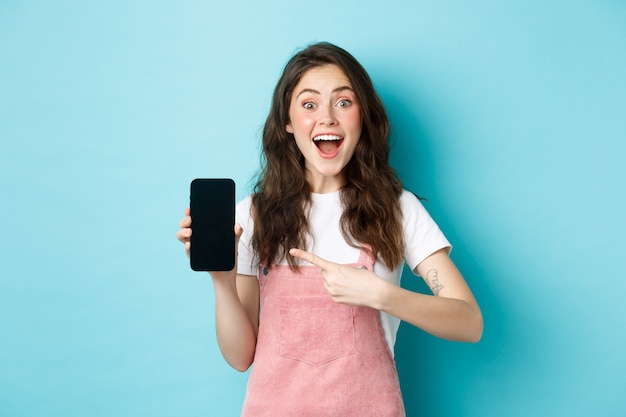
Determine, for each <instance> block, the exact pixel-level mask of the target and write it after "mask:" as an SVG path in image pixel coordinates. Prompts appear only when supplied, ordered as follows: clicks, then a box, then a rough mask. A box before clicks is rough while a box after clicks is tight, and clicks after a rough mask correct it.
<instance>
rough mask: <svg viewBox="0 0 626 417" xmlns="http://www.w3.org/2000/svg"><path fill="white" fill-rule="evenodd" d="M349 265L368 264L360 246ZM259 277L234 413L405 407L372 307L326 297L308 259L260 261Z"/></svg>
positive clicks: (390, 412) (268, 416) (362, 416)
mask: <svg viewBox="0 0 626 417" xmlns="http://www.w3.org/2000/svg"><path fill="white" fill-rule="evenodd" d="M353 265H354V266H356V267H363V266H365V267H367V268H368V269H369V270H372V269H373V262H372V260H371V258H370V256H368V254H367V252H366V251H364V250H361V254H360V256H359V261H358V263H357V264H353ZM259 284H260V296H261V311H260V319H259V322H260V325H259V336H258V340H257V345H256V353H255V356H254V365H253V367H252V371H251V373H250V379H249V381H248V389H247V393H246V399H245V402H244V406H243V411H242V414H241V415H242V417H304V416H310V417H351V416H354V417H368V416H371V417H400V416H404V415H405V412H404V405H403V402H402V394H401V393H400V386H399V382H398V375H397V372H396V367H395V362H394V360H393V358H392V356H391V353H390V351H389V346H388V345H387V342H386V340H385V337H384V335H383V330H382V327H381V325H380V319H379V313H378V311H377V310H374V309H371V308H368V307H351V306H347V305H344V304H339V303H337V302H335V301H333V300H332V299H331V298H330V296H329V295H328V293H327V291H326V289H325V288H324V285H323V279H322V277H321V275H320V269H319V268H318V267H316V266H301V267H300V273H294V272H293V271H292V270H291V269H289V267H288V266H286V265H275V266H272V267H271V268H270V269H269V271H268V270H267V269H266V268H261V269H260V271H259Z"/></svg>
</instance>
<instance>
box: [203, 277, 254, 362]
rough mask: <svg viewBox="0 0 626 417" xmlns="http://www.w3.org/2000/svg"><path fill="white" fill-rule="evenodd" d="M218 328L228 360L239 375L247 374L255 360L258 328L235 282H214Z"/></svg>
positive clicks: (219, 340)
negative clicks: (240, 373)
mask: <svg viewBox="0 0 626 417" xmlns="http://www.w3.org/2000/svg"><path fill="white" fill-rule="evenodd" d="M213 287H214V289H215V327H216V332H217V341H218V345H219V347H220V351H221V352H222V355H223V356H224V359H225V360H226V362H228V364H229V365H230V366H232V367H233V368H235V369H237V370H238V371H242V372H243V371H245V370H246V369H248V368H249V367H250V365H251V364H252V361H253V359H254V351H255V348H256V335H257V324H255V323H253V322H252V321H251V318H250V315H249V314H250V313H249V312H247V311H246V308H245V307H244V305H243V304H242V302H241V299H240V296H239V294H238V292H237V285H236V281H235V280H234V279H228V280H218V279H213Z"/></svg>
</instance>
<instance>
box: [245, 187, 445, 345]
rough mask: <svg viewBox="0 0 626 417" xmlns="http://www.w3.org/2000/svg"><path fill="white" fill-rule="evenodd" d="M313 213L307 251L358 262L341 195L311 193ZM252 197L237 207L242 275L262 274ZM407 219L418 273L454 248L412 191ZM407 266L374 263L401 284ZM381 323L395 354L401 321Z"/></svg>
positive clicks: (409, 250) (408, 245) (408, 252)
mask: <svg viewBox="0 0 626 417" xmlns="http://www.w3.org/2000/svg"><path fill="white" fill-rule="evenodd" d="M311 202H312V206H311V214H310V216H309V224H310V228H311V232H312V234H313V236H314V242H309V245H308V247H307V248H304V249H305V250H306V251H308V252H311V253H315V254H316V255H318V256H320V257H322V258H324V259H326V260H328V261H332V262H336V263H340V264H348V263H354V262H356V261H357V260H358V259H359V252H360V250H359V249H357V248H354V247H352V246H350V245H348V244H347V243H346V241H345V240H344V238H343V236H342V234H341V225H340V218H341V213H342V204H341V200H340V192H339V191H336V192H333V193H328V194H315V193H313V194H311ZM251 203H252V198H251V197H247V198H245V199H244V200H242V201H241V202H240V203H239V204H237V209H236V221H237V223H239V224H240V225H241V227H242V228H243V234H242V236H241V239H240V241H239V258H238V267H237V268H238V269H237V272H238V273H239V274H244V275H255V276H257V274H258V267H257V265H256V264H255V257H254V252H253V250H252V246H251V237H252V231H253V229H254V221H253V218H252V215H251V210H250V208H251ZM400 206H401V208H402V213H403V220H402V231H403V233H404V247H405V249H404V250H405V252H404V254H403V258H404V262H406V264H407V265H408V266H409V267H410V268H411V270H414V269H415V267H416V266H417V265H419V264H420V263H421V262H422V261H423V260H424V259H426V258H427V257H428V256H429V255H431V254H433V253H434V252H436V251H438V250H439V249H442V248H447V249H448V250H449V249H450V243H449V242H448V240H447V239H446V237H445V236H444V235H443V233H442V232H441V230H440V229H439V226H437V224H436V223H435V221H434V220H433V219H432V217H431V216H430V215H429V214H428V212H427V211H426V209H425V208H424V206H423V205H422V203H421V202H420V201H419V200H418V199H417V197H415V195H413V194H412V193H410V192H408V191H406V190H405V191H404V192H403V193H402V195H401V197H400ZM403 266H404V263H400V264H399V265H396V267H395V268H393V270H390V269H388V268H387V267H386V266H385V264H384V263H382V262H380V261H377V262H376V263H375V264H374V272H375V273H376V275H378V276H379V277H381V278H383V279H385V280H387V281H390V282H393V283H394V284H397V285H399V284H400V277H401V275H402V269H403ZM380 321H381V325H382V327H383V331H384V333H385V339H386V340H387V343H388V344H389V350H390V351H391V352H392V353H393V351H394V344H395V341H396V333H397V331H398V327H399V326H400V320H399V319H398V318H396V317H393V316H390V315H389V314H386V313H384V312H380Z"/></svg>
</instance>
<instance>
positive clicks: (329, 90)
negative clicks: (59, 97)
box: [287, 65, 361, 193]
mask: <svg viewBox="0 0 626 417" xmlns="http://www.w3.org/2000/svg"><path fill="white" fill-rule="evenodd" d="M295 93H296V94H295V97H294V98H293V99H292V100H291V105H290V106H289V123H288V124H287V132H289V133H291V134H292V135H293V136H294V138H295V140H296V144H297V145H298V149H300V152H302V155H303V156H304V161H305V162H304V168H305V171H306V180H307V182H308V183H309V185H310V186H311V191H312V192H315V193H326V192H329V191H331V192H332V191H335V190H337V189H339V188H341V187H342V186H343V185H344V183H345V177H344V168H345V166H346V165H347V164H348V162H349V161H350V159H352V155H353V154H354V149H355V148H356V145H357V143H358V141H359V138H360V137H361V112H360V109H359V105H358V102H357V99H356V96H355V94H354V91H353V90H352V86H351V83H350V80H349V79H348V77H347V76H346V74H345V73H344V72H343V71H342V70H341V68H339V67H338V66H337V65H324V66H321V67H316V68H312V69H310V70H308V71H307V72H306V73H305V74H304V75H303V76H302V79H301V80H300V82H299V83H298V85H296V88H295Z"/></svg>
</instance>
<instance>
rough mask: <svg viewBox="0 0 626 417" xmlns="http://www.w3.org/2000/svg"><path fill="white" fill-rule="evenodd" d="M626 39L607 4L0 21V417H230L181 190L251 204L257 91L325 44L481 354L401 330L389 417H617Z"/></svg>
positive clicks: (297, 8)
mask: <svg viewBox="0 0 626 417" xmlns="http://www.w3.org/2000/svg"><path fill="white" fill-rule="evenodd" d="M625 22H626V4H625V3H624V2H623V1H618V0H612V1H611V0H596V1H591V0H589V1H584V0H567V1H566V0H554V1H538V0H529V1H524V2H517V1H495V0H488V1H481V2H475V1H461V0H456V1H454V0H453V1H446V2H441V1H415V2H408V1H406V2H405V1H398V0H388V1H384V2H381V1H366V0H359V1H356V0H348V1H341V2H338V1H328V0H320V1H317V2H314V3H301V2H292V1H285V0H282V1H273V2H271V3H270V2H257V1H251V0H248V1H237V0H231V1H228V2H225V1H224V2H206V1H199V0H198V1H166V0H162V1H146V0H142V1H121V0H112V1H106V2H85V1H78V0H74V1H72V0H64V1H55V2H47V1H17V0H1V1H0V141H1V147H0V174H1V176H0V196H1V197H0V198H1V201H2V203H1V205H0V210H1V212H0V214H1V215H0V231H1V237H0V415H1V416H11V417H17V416H29V417H30V416H85V415H90V416H114V415H117V416H152V417H154V416H189V417H191V416H236V415H238V412H239V410H240V406H241V402H242V400H243V395H244V389H245V383H246V379H247V375H246V374H239V373H237V372H236V371H234V370H232V369H230V368H229V367H228V366H227V365H226V364H225V362H224V361H223V359H222V358H221V356H220V354H219V351H218V349H217V345H216V341H215V336H214V331H215V330H214V321H213V318H214V317H213V314H214V313H213V292H212V286H211V283H210V279H209V277H208V276H206V275H204V274H201V273H194V272H192V271H191V270H190V269H189V266H188V261H187V259H186V257H185V255H184V252H183V249H182V246H181V245H180V244H179V243H178V242H177V241H176V240H175V238H174V234H175V232H176V230H177V224H178V220H179V219H180V218H181V217H182V210H183V208H184V207H186V205H187V204H188V193H189V182H190V181H191V179H193V178H195V177H212V176H218V177H232V178H234V179H235V180H236V181H237V184H238V198H242V197H243V196H245V195H246V194H247V193H249V192H250V184H251V178H252V177H253V175H254V173H255V172H256V169H257V168H258V161H259V157H258V153H259V140H260V130H261V127H262V124H263V122H264V118H265V116H266V113H267V111H268V108H269V107H268V106H269V101H270V97H271V94H272V90H273V87H274V84H275V82H276V80H277V78H278V76H279V74H280V72H281V70H282V67H283V65H284V63H285V62H286V60H287V59H288V58H289V57H290V56H291V55H292V54H293V53H294V52H295V51H296V50H297V49H298V48H300V47H302V46H305V45H306V44H308V43H310V42H313V41H321V40H327V41H331V42H334V43H337V44H338V45H340V46H343V47H345V48H346V49H348V50H349V51H350V52H352V53H353V54H354V55H355V56H356V57H357V58H358V59H359V60H360V61H361V62H362V64H363V65H364V66H365V67H366V68H367V69H368V71H369V73H370V75H371V76H372V78H373V80H374V82H375V84H376V86H377V88H378V90H379V92H380V94H381V96H382V97H383V100H384V101H385V103H386V105H387V107H388V111H389V115H390V118H391V121H392V123H393V128H394V130H393V163H394V166H395V167H396V168H397V169H398V171H399V173H400V174H401V176H402V178H403V180H404V182H405V185H406V187H407V188H409V189H411V190H412V191H414V192H416V193H418V194H420V195H421V196H423V197H426V198H427V199H428V202H426V203H425V204H426V207H427V209H428V210H429V211H430V212H431V214H432V215H433V217H434V218H435V219H436V220H437V222H438V223H439V224H440V226H441V227H442V229H443V230H444V232H445V233H446V234H447V236H448V237H449V239H450V240H451V241H452V242H453V244H454V246H455V249H454V251H453V258H454V260H455V261H456V262H457V264H458V265H459V266H460V268H461V269H462V271H463V273H464V275H465V276H466V278H467V280H468V281H469V283H470V285H471V287H472V288H473V290H474V292H475V294H476V296H477V298H478V300H479V302H480V304H481V306H482V309H483V313H484V318H485V326H486V327H485V333H484V337H483V340H482V341H481V342H480V343H479V344H476V345H469V344H457V343H452V342H446V341H442V340H438V339H436V338H434V337H432V336H429V335H427V334H424V333H423V332H421V331H420V330H418V329H415V328H411V327H409V326H404V325H403V326H402V327H401V329H400V333H399V339H398V343H397V345H396V357H397V361H398V366H399V372H400V376H401V382H402V385H403V391H404V395H405V398H406V403H407V410H408V415H409V416H418V415H421V416H455V417H458V416H481V417H485V416H529V415H533V416H556V415H568V416H587V415H595V416H614V415H618V414H620V413H621V412H623V409H624V406H625V405H626V402H625V400H624V395H623V393H624V392H626V390H625V389H626V361H625V359H624V352H626V331H625V329H626V307H625V303H624V296H625V295H626V280H625V277H624V270H625V269H626V268H625V267H626V265H625V259H626V256H624V250H625V249H626V245H625V244H624V240H623V238H624V234H625V232H626V221H625V217H626V216H625V214H624V207H625V203H626V199H625V197H624V180H625V179H626V164H624V154H625V152H626V23H625ZM403 285H405V286H407V287H408V288H412V289H416V290H420V291H421V290H425V288H424V286H423V284H422V283H421V282H420V281H419V279H414V278H412V277H409V276H407V277H405V280H404V284H403Z"/></svg>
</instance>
